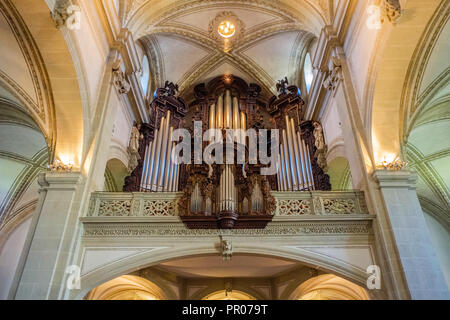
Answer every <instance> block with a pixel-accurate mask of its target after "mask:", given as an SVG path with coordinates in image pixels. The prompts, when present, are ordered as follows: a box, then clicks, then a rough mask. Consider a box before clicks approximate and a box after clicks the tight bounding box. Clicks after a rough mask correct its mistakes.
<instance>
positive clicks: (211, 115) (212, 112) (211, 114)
mask: <svg viewBox="0 0 450 320" xmlns="http://www.w3.org/2000/svg"><path fill="white" fill-rule="evenodd" d="M215 120H216V105H215V104H212V105H211V107H210V108H209V128H210V129H214V128H215V126H216V124H215V122H216V121H215Z"/></svg>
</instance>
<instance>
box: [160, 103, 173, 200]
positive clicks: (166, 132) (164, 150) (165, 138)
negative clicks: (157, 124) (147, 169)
mask: <svg viewBox="0 0 450 320" xmlns="http://www.w3.org/2000/svg"><path fill="white" fill-rule="evenodd" d="M165 120H166V123H165V124H164V135H163V137H162V140H161V156H160V159H159V172H158V181H157V186H156V187H157V191H163V187H164V186H163V183H164V176H165V175H164V172H165V169H166V163H167V162H166V161H167V146H168V145H169V143H168V142H169V138H170V136H169V132H171V130H170V129H169V126H170V111H167V115H166V119H165Z"/></svg>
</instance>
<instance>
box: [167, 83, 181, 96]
mask: <svg viewBox="0 0 450 320" xmlns="http://www.w3.org/2000/svg"><path fill="white" fill-rule="evenodd" d="M164 89H166V92H167V95H168V96H174V95H176V94H177V92H178V84H174V83H173V82H169V81H166V83H165V84H164Z"/></svg>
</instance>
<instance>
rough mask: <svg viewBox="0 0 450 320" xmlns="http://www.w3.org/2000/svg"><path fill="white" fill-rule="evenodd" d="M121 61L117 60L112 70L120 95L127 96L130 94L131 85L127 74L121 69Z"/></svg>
mask: <svg viewBox="0 0 450 320" xmlns="http://www.w3.org/2000/svg"><path fill="white" fill-rule="evenodd" d="M120 64H121V61H120V60H117V61H116V62H115V63H114V65H113V68H112V71H113V76H114V85H115V86H116V88H117V91H118V92H119V94H127V93H128V92H130V89H131V85H130V83H129V82H128V80H127V79H126V77H125V73H124V72H123V71H122V70H121V69H120Z"/></svg>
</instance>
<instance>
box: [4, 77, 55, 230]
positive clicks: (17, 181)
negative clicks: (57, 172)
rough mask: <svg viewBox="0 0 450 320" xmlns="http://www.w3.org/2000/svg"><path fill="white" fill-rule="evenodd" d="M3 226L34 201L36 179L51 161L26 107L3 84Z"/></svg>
mask: <svg viewBox="0 0 450 320" xmlns="http://www.w3.org/2000/svg"><path fill="white" fill-rule="evenodd" d="M0 136H1V137H2V139H0V177H1V179H0V229H1V228H3V227H4V225H5V224H6V223H7V222H8V221H9V220H10V219H12V218H14V215H15V214H16V213H18V212H20V211H21V210H20V209H21V208H22V207H27V206H28V205H29V204H30V203H32V202H33V201H35V199H36V197H37V194H36V193H35V194H34V195H33V196H31V197H30V194H29V192H28V191H30V192H31V193H33V191H34V192H35V191H36V190H35V188H34V186H32V184H33V181H34V179H35V177H36V175H37V173H38V172H40V171H41V170H42V169H43V168H44V166H45V165H46V164H47V163H48V148H47V143H46V140H45V137H44V135H43V133H42V132H41V130H40V128H39V126H38V125H37V124H36V123H35V122H34V120H33V119H32V118H31V117H30V116H29V115H28V113H27V111H26V108H25V107H23V106H22V105H21V104H19V102H18V101H17V99H15V97H14V96H13V95H12V94H11V93H10V92H9V91H8V90H7V89H6V88H4V87H3V86H1V85H0ZM19 204H20V206H19Z"/></svg>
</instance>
